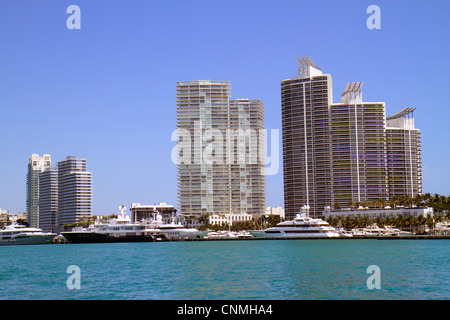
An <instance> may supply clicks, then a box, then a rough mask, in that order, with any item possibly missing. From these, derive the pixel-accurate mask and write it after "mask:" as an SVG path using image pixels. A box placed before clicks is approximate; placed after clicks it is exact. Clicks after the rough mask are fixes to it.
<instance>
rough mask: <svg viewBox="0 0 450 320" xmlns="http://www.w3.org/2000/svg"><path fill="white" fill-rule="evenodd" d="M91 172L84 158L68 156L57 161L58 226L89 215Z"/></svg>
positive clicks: (60, 226)
mask: <svg viewBox="0 0 450 320" xmlns="http://www.w3.org/2000/svg"><path fill="white" fill-rule="evenodd" d="M91 206H92V173H91V172H88V171H87V170H86V159H79V158H77V157H75V156H68V157H66V160H63V161H59V162H58V218H57V219H58V227H59V228H62V227H63V226H64V225H65V224H70V223H75V222H77V221H78V220H79V219H80V218H81V217H86V216H90V215H91Z"/></svg>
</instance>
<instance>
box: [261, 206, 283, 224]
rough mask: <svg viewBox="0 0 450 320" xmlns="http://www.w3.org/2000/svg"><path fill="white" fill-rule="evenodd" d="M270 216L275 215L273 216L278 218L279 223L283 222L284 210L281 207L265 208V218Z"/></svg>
mask: <svg viewBox="0 0 450 320" xmlns="http://www.w3.org/2000/svg"><path fill="white" fill-rule="evenodd" d="M270 215H275V216H280V218H281V221H282V220H284V218H285V216H284V209H283V207H280V206H278V207H266V212H265V216H266V217H267V216H270Z"/></svg>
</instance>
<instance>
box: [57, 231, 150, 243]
mask: <svg viewBox="0 0 450 320" xmlns="http://www.w3.org/2000/svg"><path fill="white" fill-rule="evenodd" d="M61 234H62V235H63V236H64V238H66V239H67V241H69V242H70V243H108V242H109V243H111V242H152V241H154V240H155V238H154V237H153V236H150V235H148V236H147V235H140V236H109V235H106V234H103V233H97V232H61Z"/></svg>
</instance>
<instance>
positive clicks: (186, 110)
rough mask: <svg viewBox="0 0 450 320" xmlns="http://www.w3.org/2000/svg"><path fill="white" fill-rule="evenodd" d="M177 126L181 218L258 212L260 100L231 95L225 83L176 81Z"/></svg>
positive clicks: (261, 191)
mask: <svg viewBox="0 0 450 320" xmlns="http://www.w3.org/2000/svg"><path fill="white" fill-rule="evenodd" d="M177 129H178V130H177V131H178V144H177V147H178V152H179V153H178V157H177V162H178V202H179V210H180V212H181V213H182V214H183V215H184V216H197V217H198V216H200V215H202V214H242V213H246V214H252V215H253V214H263V213H264V210H265V176H264V159H265V158H264V156H265V132H264V105H263V103H262V102H261V100H251V99H231V98H230V82H229V81H210V80H207V81H186V82H177Z"/></svg>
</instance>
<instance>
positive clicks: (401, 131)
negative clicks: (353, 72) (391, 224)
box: [281, 57, 422, 217]
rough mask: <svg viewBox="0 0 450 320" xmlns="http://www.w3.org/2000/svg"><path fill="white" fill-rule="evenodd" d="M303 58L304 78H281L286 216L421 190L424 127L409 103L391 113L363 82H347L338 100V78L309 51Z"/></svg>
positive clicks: (300, 69)
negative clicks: (365, 92) (368, 94)
mask: <svg viewBox="0 0 450 320" xmlns="http://www.w3.org/2000/svg"><path fill="white" fill-rule="evenodd" d="M297 62H298V63H299V64H300V67H299V68H298V76H297V77H295V78H291V79H287V80H283V81H281V99H282V131H283V134H282V136H283V174H284V198H285V210H286V217H293V216H295V214H297V213H299V212H300V210H301V209H302V208H306V209H308V210H309V212H310V213H311V214H312V215H321V214H322V212H323V210H324V208H325V207H326V206H331V207H333V206H339V207H346V206H349V205H355V204H358V203H363V202H366V201H373V200H378V199H385V200H387V199H389V198H390V197H392V196H394V195H409V196H414V195H416V194H418V193H421V192H422V176H421V172H422V170H421V154H420V149H421V148H420V131H419V130H418V129H415V128H414V119H413V118H412V117H411V116H409V114H410V112H408V110H409V109H408V108H407V109H405V110H403V111H402V112H399V113H398V114H396V115H394V116H391V117H388V118H386V111H385V103H384V102H364V101H363V99H362V92H361V87H362V85H363V83H362V82H349V83H347V86H346V88H345V90H344V92H343V93H342V98H341V102H340V103H333V101H332V80H331V76H330V75H329V74H322V71H321V69H320V68H319V67H317V66H316V65H315V64H314V62H313V61H312V60H311V58H309V57H303V58H297ZM406 116H408V118H406Z"/></svg>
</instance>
